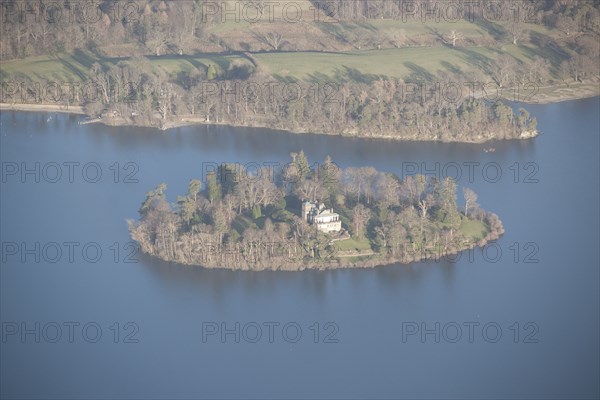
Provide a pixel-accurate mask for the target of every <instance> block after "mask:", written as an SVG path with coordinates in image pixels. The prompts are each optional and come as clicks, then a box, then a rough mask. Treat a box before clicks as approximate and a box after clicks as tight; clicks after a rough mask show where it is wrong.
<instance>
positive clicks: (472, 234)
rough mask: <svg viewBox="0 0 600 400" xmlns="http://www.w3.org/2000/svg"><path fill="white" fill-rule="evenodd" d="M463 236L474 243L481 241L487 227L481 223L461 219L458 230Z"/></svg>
mask: <svg viewBox="0 0 600 400" xmlns="http://www.w3.org/2000/svg"><path fill="white" fill-rule="evenodd" d="M458 229H459V231H460V232H461V233H463V234H464V235H465V236H467V237H469V238H472V239H473V240H474V241H478V240H481V239H483V238H484V237H485V235H486V234H487V232H488V227H487V226H486V225H485V223H483V222H482V221H477V220H472V219H466V218H463V219H462V221H461V224H460V228H458Z"/></svg>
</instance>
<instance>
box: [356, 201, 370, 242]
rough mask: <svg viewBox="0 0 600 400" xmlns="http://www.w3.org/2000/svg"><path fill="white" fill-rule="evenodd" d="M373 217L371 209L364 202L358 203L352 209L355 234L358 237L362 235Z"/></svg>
mask: <svg viewBox="0 0 600 400" xmlns="http://www.w3.org/2000/svg"><path fill="white" fill-rule="evenodd" d="M369 218H371V210H369V209H368V208H367V207H365V206H363V205H362V204H357V205H356V207H354V209H353V210H352V225H353V228H354V235H355V236H356V237H359V238H360V237H362V236H363V231H364V230H365V227H366V225H367V222H369Z"/></svg>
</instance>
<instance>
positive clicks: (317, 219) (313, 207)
mask: <svg viewBox="0 0 600 400" xmlns="http://www.w3.org/2000/svg"><path fill="white" fill-rule="evenodd" d="M302 218H304V220H305V221H306V222H308V223H309V224H313V225H316V227H317V229H318V230H320V231H321V232H325V233H330V232H339V231H341V230H342V221H341V220H340V215H339V214H338V213H335V212H333V208H325V204H323V203H321V204H319V205H317V204H316V203H311V202H309V201H306V202H304V203H302Z"/></svg>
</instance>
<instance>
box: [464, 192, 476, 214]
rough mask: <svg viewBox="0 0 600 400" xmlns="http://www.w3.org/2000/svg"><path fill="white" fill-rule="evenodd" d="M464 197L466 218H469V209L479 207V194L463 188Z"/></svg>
mask: <svg viewBox="0 0 600 400" xmlns="http://www.w3.org/2000/svg"><path fill="white" fill-rule="evenodd" d="M463 195H464V196H465V216H466V217H468V216H469V207H473V208H475V207H477V193H475V192H474V191H473V190H471V189H469V188H463Z"/></svg>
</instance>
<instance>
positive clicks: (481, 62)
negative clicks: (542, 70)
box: [255, 45, 536, 81]
mask: <svg viewBox="0 0 600 400" xmlns="http://www.w3.org/2000/svg"><path fill="white" fill-rule="evenodd" d="M503 53H507V54H510V55H511V56H513V57H514V58H516V59H517V60H518V61H520V62H522V63H528V62H530V61H531V59H532V58H533V57H534V56H535V55H536V52H535V50H533V49H531V48H529V47H525V46H517V45H506V46H503V47H502V48H501V49H497V48H493V47H456V48H452V47H446V46H437V47H406V48H401V49H384V50H366V51H353V52H346V53H326V52H287V53H286V52H279V53H278V52H271V53H261V54H256V55H255V58H256V59H257V60H258V61H259V62H260V63H261V64H263V65H264V66H265V67H266V68H267V69H268V70H269V72H271V74H273V75H275V76H278V77H281V78H287V77H289V78H296V79H306V80H318V79H334V80H346V79H351V80H358V81H360V80H363V81H369V80H371V79H373V78H375V77H376V76H377V75H384V76H392V77H397V78H402V79H409V78H412V79H414V80H434V79H435V76H436V75H438V72H440V71H445V72H458V73H466V72H472V71H473V69H474V68H477V69H479V71H480V73H481V74H483V73H484V71H485V69H486V68H487V66H488V65H489V64H490V63H494V62H495V61H496V60H497V59H498V57H499V56H500V55H501V54H503ZM470 77H474V76H472V75H470Z"/></svg>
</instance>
